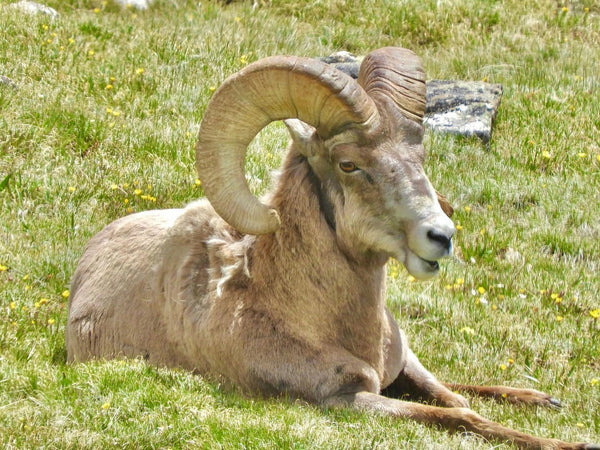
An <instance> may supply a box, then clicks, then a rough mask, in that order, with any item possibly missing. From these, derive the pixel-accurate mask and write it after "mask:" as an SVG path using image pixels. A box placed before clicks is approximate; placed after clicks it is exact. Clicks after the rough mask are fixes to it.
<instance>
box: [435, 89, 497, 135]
mask: <svg viewBox="0 0 600 450" xmlns="http://www.w3.org/2000/svg"><path fill="white" fill-rule="evenodd" d="M501 99H502V85H500V84H490V83H485V82H483V81H456V80H431V81H428V82H427V99H426V103H425V105H426V107H425V119H424V122H425V125H426V126H429V127H430V128H432V129H434V130H436V131H441V132H445V133H452V134H459V135H463V136H477V137H478V138H479V139H481V140H482V141H483V142H484V143H485V144H488V143H489V142H490V139H491V137H492V125H493V124H494V119H495V118H496V112H497V111H498V107H499V106H500V100H501Z"/></svg>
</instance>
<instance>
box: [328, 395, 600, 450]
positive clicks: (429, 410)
mask: <svg viewBox="0 0 600 450" xmlns="http://www.w3.org/2000/svg"><path fill="white" fill-rule="evenodd" d="M325 406H327V407H351V408H355V409H359V410H363V411H365V410H366V411H373V412H377V413H379V414H383V415H387V416H392V417H397V418H402V419H404V418H406V419H411V420H415V421H417V422H420V423H423V424H427V425H438V426H441V427H443V428H444V429H447V430H449V431H455V432H467V433H475V434H477V435H480V436H483V437H484V438H486V439H489V440H494V441H501V442H508V443H512V444H515V445H517V446H518V447H520V448H524V449H563V450H575V449H582V450H583V449H587V450H599V449H600V446H598V445H594V444H582V443H580V444H571V443H567V442H563V441H559V440H556V439H543V438H538V437H535V436H532V435H529V434H526V433H522V432H520V431H516V430H513V429H510V428H507V427H504V426H502V425H500V424H498V423H496V422H492V421H490V420H487V419H485V418H483V417H481V416H480V415H479V414H477V413H475V412H474V411H472V410H470V409H468V408H441V407H436V406H431V405H423V404H420V403H412V402H405V401H401V400H397V399H392V398H387V397H384V396H381V395H378V394H373V393H371V392H365V391H362V392H357V393H354V394H340V395H336V396H333V397H331V398H329V399H327V401H326V402H325Z"/></svg>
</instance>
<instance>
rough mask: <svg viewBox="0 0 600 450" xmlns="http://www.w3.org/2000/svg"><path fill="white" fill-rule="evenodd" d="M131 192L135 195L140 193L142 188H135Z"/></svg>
mask: <svg viewBox="0 0 600 450" xmlns="http://www.w3.org/2000/svg"><path fill="white" fill-rule="evenodd" d="M133 193H134V194H135V195H140V194H141V193H142V190H141V189H136V190H135V191H133Z"/></svg>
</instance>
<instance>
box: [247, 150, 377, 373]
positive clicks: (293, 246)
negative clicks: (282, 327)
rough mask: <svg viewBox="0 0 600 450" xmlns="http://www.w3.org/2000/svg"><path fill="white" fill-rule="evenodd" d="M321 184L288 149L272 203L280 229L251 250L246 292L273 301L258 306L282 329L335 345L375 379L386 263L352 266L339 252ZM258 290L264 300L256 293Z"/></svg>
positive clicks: (373, 259)
mask: <svg viewBox="0 0 600 450" xmlns="http://www.w3.org/2000/svg"><path fill="white" fill-rule="evenodd" d="M319 184H320V183H319V181H318V179H317V178H316V176H315V175H314V174H313V172H312V170H311V168H310V166H309V164H308V163H307V161H306V159H305V158H304V157H303V156H301V155H298V154H297V153H296V152H294V151H293V150H291V151H290V152H289V153H288V157H287V160H286V162H285V164H284V167H283V171H282V173H281V177H280V180H279V183H278V187H277V189H276V190H275V193H274V195H273V197H272V198H271V201H270V204H271V205H273V207H275V208H276V209H277V211H279V214H280V217H281V228H280V229H279V230H278V231H277V232H276V233H274V234H270V235H263V236H258V237H257V238H256V241H255V244H254V246H253V247H252V249H251V250H250V252H249V262H248V264H249V272H250V275H251V279H250V280H249V286H248V288H249V290H250V291H257V292H256V293H254V292H252V293H251V295H250V297H251V298H253V299H256V301H257V302H259V303H260V302H269V301H271V300H272V299H277V302H272V303H270V304H264V305H262V306H263V307H264V308H265V309H266V310H267V311H269V314H270V315H271V316H272V317H273V318H274V319H275V320H278V319H281V323H286V326H288V327H290V329H289V330H288V331H290V332H292V333H297V334H298V335H300V336H302V337H303V338H306V337H309V338H310V337H313V338H314V339H315V340H319V339H324V338H326V339H328V340H333V341H334V342H331V344H335V345H341V346H342V347H344V348H346V349H347V350H348V351H349V352H351V353H352V354H353V355H355V356H357V357H359V358H361V359H363V360H365V361H368V362H369V363H370V364H371V365H372V367H374V368H375V369H376V370H377V371H378V372H380V373H381V372H382V370H383V355H382V350H381V349H382V347H383V346H382V329H383V326H384V325H383V321H384V315H385V312H384V309H385V300H384V294H385V284H384V283H385V270H384V264H385V260H386V258H384V257H381V256H379V255H363V257H362V258H361V259H360V260H357V259H354V258H350V257H348V256H347V255H346V254H345V253H344V252H343V251H342V250H341V249H340V247H339V245H338V240H337V237H336V234H335V229H334V228H333V227H332V225H331V224H330V223H329V222H328V220H327V219H326V214H325V213H324V211H323V207H322V205H321V203H320V200H319V199H320V198H321V199H322V198H323V195H326V193H321V192H319V191H320V187H319ZM299 286H302V288H301V289H298V287H299ZM264 290H267V291H269V292H270V295H266V296H265V295H259V293H260V291H264ZM282 300H283V301H282Z"/></svg>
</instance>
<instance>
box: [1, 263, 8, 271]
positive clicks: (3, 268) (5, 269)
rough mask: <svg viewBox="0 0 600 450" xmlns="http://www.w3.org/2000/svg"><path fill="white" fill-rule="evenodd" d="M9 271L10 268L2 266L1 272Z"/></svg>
mask: <svg viewBox="0 0 600 450" xmlns="http://www.w3.org/2000/svg"><path fill="white" fill-rule="evenodd" d="M7 270H8V267H6V266H5V265H4V264H0V272H6V271H7Z"/></svg>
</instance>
